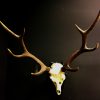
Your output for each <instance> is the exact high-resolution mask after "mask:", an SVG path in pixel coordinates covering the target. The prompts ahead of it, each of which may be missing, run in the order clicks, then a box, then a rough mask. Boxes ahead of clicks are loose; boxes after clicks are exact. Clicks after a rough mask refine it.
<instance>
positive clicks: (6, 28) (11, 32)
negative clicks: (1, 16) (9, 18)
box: [0, 21, 20, 38]
mask: <svg viewBox="0 0 100 100" xmlns="http://www.w3.org/2000/svg"><path fill="white" fill-rule="evenodd" d="M0 24H1V25H2V26H3V28H4V29H5V30H7V31H8V32H9V33H10V34H12V35H13V36H15V37H17V38H19V37H20V36H19V35H17V34H15V33H14V32H13V31H11V30H10V29H9V28H8V27H7V26H6V25H5V24H3V23H2V22H1V21H0Z"/></svg>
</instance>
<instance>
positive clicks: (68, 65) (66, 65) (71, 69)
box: [62, 11, 100, 72]
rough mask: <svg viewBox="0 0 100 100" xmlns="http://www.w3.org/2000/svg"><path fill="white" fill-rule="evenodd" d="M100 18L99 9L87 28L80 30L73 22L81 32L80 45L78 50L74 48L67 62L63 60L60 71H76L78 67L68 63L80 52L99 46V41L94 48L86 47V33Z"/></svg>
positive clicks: (92, 49) (89, 50)
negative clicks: (72, 66)
mask: <svg viewBox="0 0 100 100" xmlns="http://www.w3.org/2000/svg"><path fill="white" fill-rule="evenodd" d="M99 18H100V11H99V13H98V15H97V17H96V19H95V20H94V22H93V24H92V25H91V26H90V27H89V28H88V29H87V30H82V29H81V28H80V27H79V26H78V25H76V24H75V26H76V28H77V30H78V31H79V32H80V33H81V36H82V46H81V48H80V49H79V50H76V51H75V52H74V53H72V55H71V56H70V57H69V59H68V60H67V62H65V64H64V67H63V68H62V71H66V70H67V71H72V72H73V71H77V70H78V69H79V67H76V68H71V67H70V64H71V63H72V61H73V60H74V59H75V58H76V57H78V56H79V55H80V54H82V53H84V52H91V51H94V50H96V49H97V48H98V47H99V43H97V44H96V46H95V47H94V48H88V47H87V42H86V39H87V35H88V33H89V32H90V31H91V30H92V29H93V28H94V26H95V24H96V22H97V21H98V19H99Z"/></svg>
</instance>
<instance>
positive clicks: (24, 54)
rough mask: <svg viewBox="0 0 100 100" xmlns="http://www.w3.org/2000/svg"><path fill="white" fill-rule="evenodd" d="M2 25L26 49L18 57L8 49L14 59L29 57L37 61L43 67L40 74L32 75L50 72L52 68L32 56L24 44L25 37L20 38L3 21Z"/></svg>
mask: <svg viewBox="0 0 100 100" xmlns="http://www.w3.org/2000/svg"><path fill="white" fill-rule="evenodd" d="M0 24H1V25H2V26H3V28H4V29H6V30H7V31H8V32H9V33H10V34H12V35H13V36H14V37H16V38H18V39H20V40H21V43H22V46H23V49H24V52H23V53H22V54H20V55H16V54H14V53H13V52H12V51H11V50H10V49H8V51H9V53H10V54H11V55H13V56H14V57H17V58H21V57H29V58H32V59H33V60H35V61H36V62H37V63H38V64H39V65H40V66H41V69H40V71H39V72H36V73H31V74H32V75H40V74H42V73H43V72H45V71H49V70H50V68H49V67H47V66H46V65H45V64H44V63H43V62H42V61H41V60H39V59H38V58H37V57H36V56H34V55H33V54H31V53H30V52H29V51H28V50H27V48H26V46H25V43H24V40H23V36H24V35H22V36H19V35H17V34H15V33H14V32H13V31H11V30H10V29H9V28H8V27H7V26H6V25H4V24H3V23H2V22H1V21H0ZM24 33H25V29H24Z"/></svg>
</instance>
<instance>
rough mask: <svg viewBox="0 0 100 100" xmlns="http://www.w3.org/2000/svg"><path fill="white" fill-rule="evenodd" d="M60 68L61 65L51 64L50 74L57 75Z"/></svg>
mask: <svg viewBox="0 0 100 100" xmlns="http://www.w3.org/2000/svg"><path fill="white" fill-rule="evenodd" d="M62 67H63V65H62V64H61V63H53V64H52V65H51V69H50V73H51V74H58V73H60V71H61V68H62Z"/></svg>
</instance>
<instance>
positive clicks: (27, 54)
mask: <svg viewBox="0 0 100 100" xmlns="http://www.w3.org/2000/svg"><path fill="white" fill-rule="evenodd" d="M99 17H100V11H99V13H98V15H97V17H96V19H95V20H94V22H93V24H92V25H91V26H90V27H89V28H88V29H87V30H82V29H81V28H80V27H79V26H78V25H76V24H75V26H76V28H77V30H78V31H79V32H80V33H81V35H82V46H81V48H80V49H79V50H76V51H75V52H73V53H72V55H71V56H70V57H69V58H68V60H67V61H66V62H65V63H64V65H63V67H62V71H63V72H65V71H66V70H67V71H71V72H73V71H77V70H78V69H79V67H77V68H72V67H70V64H71V63H72V61H73V60H74V59H75V58H76V57H78V56H79V55H80V54H82V53H84V52H91V51H94V50H96V49H97V48H98V47H99V43H97V44H96V46H95V47H94V48H88V47H87V41H86V40H87V35H88V34H89V32H90V31H91V30H92V29H93V28H94V26H95V24H96V22H97V21H98V19H99ZM0 24H1V25H2V26H3V28H4V29H5V30H7V31H8V32H9V33H10V34H12V35H13V36H14V37H16V38H18V39H19V40H21V44H22V46H23V49H24V52H23V53H22V54H21V55H16V54H14V53H13V52H12V51H11V50H10V49H8V51H9V53H10V54H11V55H13V56H14V57H17V58H22V57H29V58H32V59H33V60H35V61H36V62H37V63H38V64H39V65H40V66H41V69H40V71H39V72H36V73H31V74H32V75H40V74H42V73H43V72H45V71H49V70H50V67H48V66H46V65H45V64H44V63H43V62H42V61H41V60H40V59H38V58H37V57H36V56H34V55H33V54H31V53H30V52H29V51H28V50H27V48H26V46H25V43H24V40H23V36H24V34H23V35H21V36H19V35H17V34H15V33H14V32H13V31H11V30H10V29H9V28H8V27H7V26H6V25H4V24H3V23H2V22H1V21H0ZM24 33H25V29H24Z"/></svg>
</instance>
